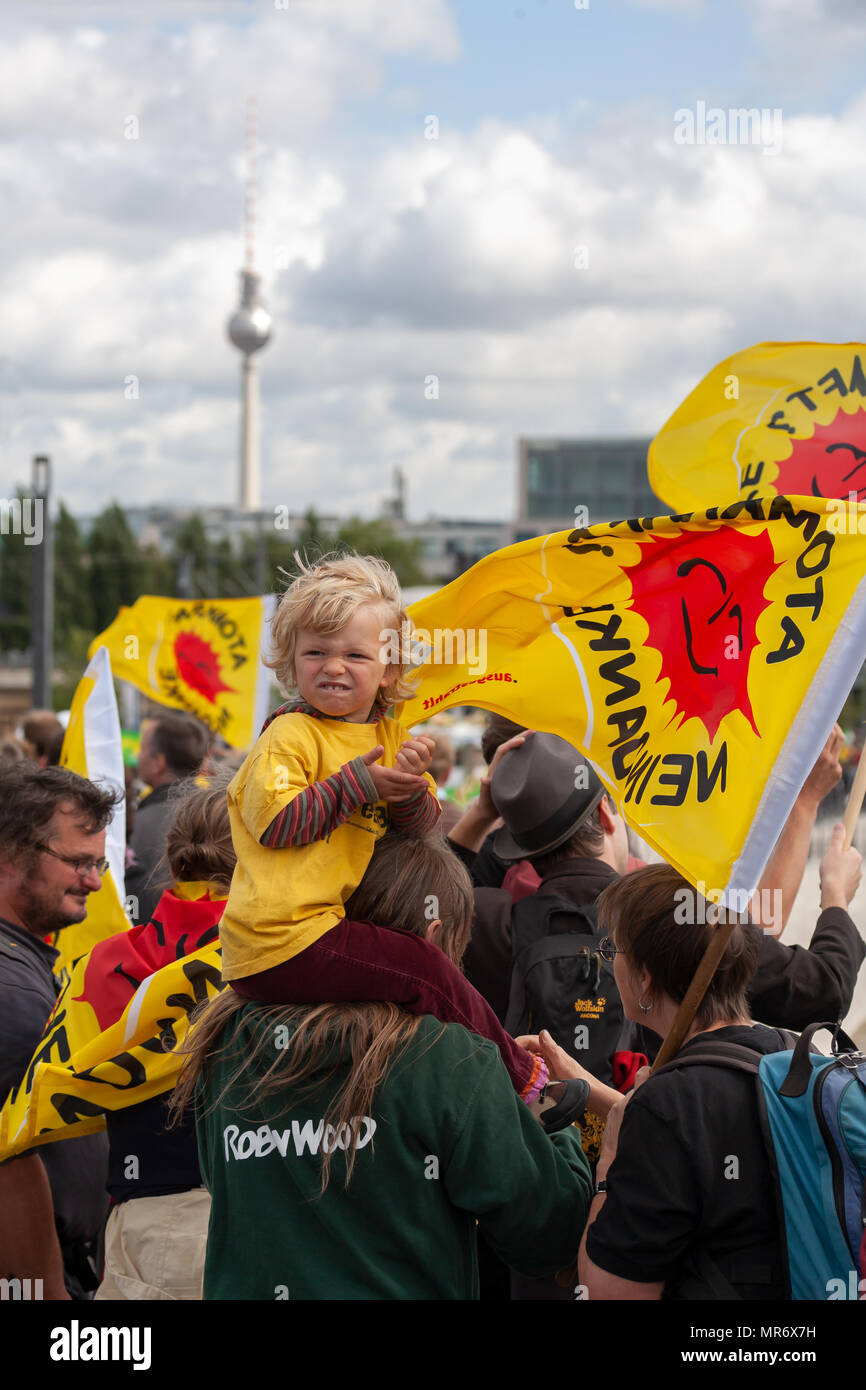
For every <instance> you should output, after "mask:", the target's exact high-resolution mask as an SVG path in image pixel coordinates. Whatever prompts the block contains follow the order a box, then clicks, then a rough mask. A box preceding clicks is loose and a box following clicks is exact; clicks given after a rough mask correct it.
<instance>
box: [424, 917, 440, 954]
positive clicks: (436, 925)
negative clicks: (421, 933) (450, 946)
mask: <svg viewBox="0 0 866 1390" xmlns="http://www.w3.org/2000/svg"><path fill="white" fill-rule="evenodd" d="M427 940H428V941H429V942H430V945H431V946H438V947H439V949H440V951H441V949H442V920H441V918H439V917H434V918H433V921H432V922H428V923H427Z"/></svg>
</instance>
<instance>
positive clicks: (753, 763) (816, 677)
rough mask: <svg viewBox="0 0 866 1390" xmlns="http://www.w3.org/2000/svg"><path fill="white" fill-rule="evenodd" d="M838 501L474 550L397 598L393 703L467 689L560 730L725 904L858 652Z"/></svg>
mask: <svg viewBox="0 0 866 1390" xmlns="http://www.w3.org/2000/svg"><path fill="white" fill-rule="evenodd" d="M841 505H842V504H837V503H833V502H829V501H824V500H821V499H816V498H808V497H793V498H784V497H776V498H772V499H768V500H766V501H762V500H760V499H759V500H757V501H751V502H741V503H734V504H733V505H731V506H729V507H726V508H724V509H720V508H710V510H709V511H707V512H696V513H694V515H690V516H684V517H679V518H673V517H661V518H656V519H653V518H650V517H646V518H644V519H643V520H635V521H623V522H614V523H610V524H608V525H599V526H594V527H590V528H585V529H580V530H576V531H572V532H568V531H562V532H559V533H558V534H556V535H553V536H545V537H540V538H538V539H535V540H528V541H523V542H521V543H520V544H519V545H513V546H509V547H508V548H507V549H505V550H500V551H498V552H496V553H495V554H494V555H489V556H487V558H486V559H484V560H481V561H480V562H479V563H478V564H477V565H475V566H474V567H473V568H472V569H471V570H469V571H468V573H466V574H464V575H462V576H461V577H460V578H459V579H456V580H454V582H453V583H451V584H449V585H448V586H447V587H446V588H444V589H442V590H440V591H439V592H438V593H436V594H433V595H432V596H431V597H430V598H428V599H425V600H422V601H421V602H420V603H417V604H414V605H413V606H412V608H411V609H410V615H411V617H412V619H413V621H414V623H415V624H416V632H415V637H416V639H417V641H419V642H421V643H424V644H426V645H427V646H428V647H429V649H430V652H429V657H430V659H429V660H428V661H427V664H426V665H424V666H423V667H421V676H422V681H421V685H420V687H419V690H418V694H417V696H416V697H415V698H413V699H412V700H411V701H409V702H407V703H406V704H405V705H404V706H403V707H402V710H401V712H400V714H399V717H400V719H401V720H402V722H403V723H404V724H407V725H412V724H414V723H418V722H419V721H420V720H423V719H424V718H426V717H428V716H429V715H430V714H432V713H433V712H434V711H435V710H439V709H447V708H448V707H449V706H453V705H480V706H483V707H484V708H487V709H492V710H496V711H497V712H498V713H500V714H504V715H506V716H507V717H509V718H511V719H513V720H515V721H516V722H517V723H520V724H524V725H526V726H527V727H529V728H532V729H540V730H546V731H548V732H551V733H556V734H560V735H561V736H562V737H563V738H566V739H568V740H569V741H570V742H571V743H573V744H575V745H577V746H578V747H579V748H580V749H582V750H583V752H584V753H585V754H586V755H587V757H588V759H589V760H590V762H591V763H592V765H593V766H594V767H595V769H596V770H597V772H598V774H599V776H600V777H601V779H602V781H603V782H604V783H605V785H606V787H607V788H608V790H609V792H610V794H611V796H612V797H613V799H614V801H615V802H616V803H617V804H618V805H619V807H620V809H621V810H622V812H623V814H624V815H625V817H626V819H627V820H628V821H629V822H630V823H631V824H632V825H633V826H634V828H635V829H636V830H637V831H638V833H639V834H640V835H642V836H643V838H644V839H645V840H647V841H648V842H649V843H650V844H651V845H653V846H654V848H655V849H657V850H658V852H659V853H660V854H661V855H662V856H663V857H664V858H665V859H666V860H667V861H668V862H669V863H671V864H673V865H674V866H675V867H676V868H678V869H679V870H680V872H682V873H683V874H684V875H685V876H686V877H687V878H688V879H689V880H690V881H691V882H692V883H693V884H695V885H696V886H699V885H700V884H701V883H703V885H704V887H703V888H701V889H700V891H702V892H704V893H706V892H707V891H708V890H712V891H713V892H715V893H719V894H720V895H724V896H723V898H720V899H719V900H720V901H724V902H725V904H726V905H727V906H729V907H732V908H734V909H735V910H742V907H743V906H744V904H745V901H746V900H747V899H746V896H745V895H749V894H751V893H752V891H753V890H754V888H755V887H756V885H757V883H758V881H759V879H760V875H761V871H762V869H763V867H764V864H765V863H766V860H767V858H768V856H769V854H770V851H771V849H772V847H773V845H774V843H775V840H776V838H777V836H778V834H779V831H780V830H781V827H782V825H783V824H784V822H785V820H786V818H787V816H788V813H789V811H790V809H791V806H792V805H793V802H794V800H795V798H796V796H797V793H798V792H799V790H800V787H801V785H802V783H803V781H804V780H805V777H806V775H807V773H808V772H809V770H810V768H811V766H812V764H813V763H814V761H815V759H816V757H817V755H818V753H819V752H820V750H821V748H822V747H823V744H824V743H825V741H826V739H827V737H828V735H829V732H830V729H831V728H832V726H833V723H834V720H835V718H836V716H837V714H838V712H839V710H840V708H841V706H842V703H843V701H844V699H845V697H846V695H847V693H848V691H849V689H850V687H851V685H852V684H853V681H854V677H855V676H856V674H857V672H858V670H859V669H860V666H861V664H862V662H863V659H864V654H866V578H864V572H866V536H863V535H860V534H859V533H858V527H857V525H855V526H854V527H853V529H851V528H850V527H848V526H846V525H843V524H840V518H839V516H838V511H839V508H840V506H841ZM855 510H856V512H857V519H858V520H859V522H860V523H861V524H862V526H863V530H864V532H866V506H864V507H861V508H857V509H855ZM842 520H843V521H844V518H843V519H842ZM575 775H576V777H579V776H580V775H581V769H580V768H579V767H578V768H577V769H576V773H575ZM584 775H585V774H584ZM576 785H577V783H576Z"/></svg>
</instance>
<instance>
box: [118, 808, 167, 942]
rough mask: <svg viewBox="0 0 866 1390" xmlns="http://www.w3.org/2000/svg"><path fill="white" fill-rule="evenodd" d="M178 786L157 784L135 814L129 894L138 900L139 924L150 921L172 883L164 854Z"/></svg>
mask: <svg viewBox="0 0 866 1390" xmlns="http://www.w3.org/2000/svg"><path fill="white" fill-rule="evenodd" d="M176 789H177V783H176V782H169V783H168V784H166V785H165V786H163V787H157V788H156V789H155V790H154V791H152V792H151V793H150V795H149V796H147V797H146V798H145V800H144V801H142V803H141V805H140V806H139V808H138V810H137V811H136V813H135V823H134V825H133V827H132V834H131V835H130V837H129V849H128V851H127V860H128V863H127V868H126V896H127V898H130V897H133V898H135V899H137V910H136V906H135V904H134V905H133V911H132V914H131V915H132V917H133V919H134V921H135V922H136V923H138V924H139V925H140V924H141V923H143V922H149V921H151V919H152V918H153V914H154V912H155V910H156V905H157V903H158V902H159V900H160V898H161V897H162V894H163V890H164V889H165V888H167V887H168V886H169V884H170V882H171V873H170V871H169V868H168V865H167V863H165V861H164V860H163V855H164V854H165V837H166V835H167V834H168V831H169V828H170V827H171V823H172V820H173V819H174V811H175V805H174V797H173V792H175V791H176ZM161 860H162V861H163V862H162V863H160V861H161Z"/></svg>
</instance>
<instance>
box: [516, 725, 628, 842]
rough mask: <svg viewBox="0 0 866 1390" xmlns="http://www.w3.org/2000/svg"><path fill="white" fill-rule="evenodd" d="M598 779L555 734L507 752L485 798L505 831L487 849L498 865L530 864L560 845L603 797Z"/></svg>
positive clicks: (534, 737) (536, 736) (539, 736)
mask: <svg viewBox="0 0 866 1390" xmlns="http://www.w3.org/2000/svg"><path fill="white" fill-rule="evenodd" d="M604 793H605V789H604V785H603V784H602V781H601V779H600V777H599V776H598V773H597V772H596V771H595V770H594V769H593V768H592V767H590V765H589V763H588V762H587V760H586V758H585V757H584V756H583V754H582V753H581V752H579V751H578V749H577V748H575V747H574V745H573V744H571V743H568V742H567V741H566V740H565V739H564V738H559V736H558V735H557V734H533V735H532V736H531V738H527V740H526V742H525V743H523V744H522V745H521V746H520V747H519V748H510V749H509V750H508V752H507V753H506V754H505V756H504V757H503V759H502V761H501V762H500V763H499V766H498V767H497V768H496V771H495V772H494V774H493V778H492V780H491V783H490V795H491V797H492V799H493V804H494V806H495V807H496V809H497V811H498V812H499V814H500V816H501V817H502V819H503V820H504V821H505V825H504V826H503V827H502V829H501V830H500V831H498V832H497V834H496V838H495V839H494V841H493V848H494V849H495V851H496V853H497V854H498V855H499V857H500V859H531V858H533V856H534V855H536V854H546V853H547V852H548V851H549V850H552V849H556V848H557V847H558V846H559V845H561V844H563V842H564V841H565V840H567V839H568V838H569V836H571V835H573V834H574V832H575V830H577V828H578V826H579V825H581V824H582V822H583V821H585V820H586V818H587V816H588V815H589V814H590V812H592V811H594V810H595V808H596V806H597V805H598V803H599V802H600V801H601V798H602V797H603V796H604Z"/></svg>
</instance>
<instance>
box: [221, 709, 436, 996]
mask: <svg viewBox="0 0 866 1390" xmlns="http://www.w3.org/2000/svg"><path fill="white" fill-rule="evenodd" d="M409 737H410V735H409V733H408V731H407V730H406V729H404V728H403V726H402V725H401V724H398V723H397V721H396V720H395V719H388V718H383V719H381V720H380V721H379V722H378V724H351V723H348V722H346V721H344V720H338V719H326V718H322V719H317V718H316V717H315V716H314V715H309V714H301V713H287V714H282V715H279V716H278V718H276V719H275V720H274V721H273V723H271V724H269V725H268V727H267V728H266V729H265V731H264V733H262V734H261V735H260V737H259V739H258V741H257V742H256V743H255V744H254V746H253V748H252V750H251V751H250V753H249V756H248V757H247V759H246V762H244V764H243V766H242V767H241V768H240V769H239V770H238V772H237V773H236V774H235V776H234V778H233V780H232V781H231V783H230V784H229V789H228V805H229V819H230V821H231V828H232V841H233V842H234V847H235V852H236V854H237V857H238V859H237V865H236V867H235V871H234V876H233V878H232V882H231V889H230V891H229V897H228V902H227V903H226V910H225V913H224V915H223V919H222V922H221V924H220V942H221V945H222V952H223V955H222V973H223V978H224V979H225V980H240V979H243V978H244V977H245V976H247V975H258V974H259V973H260V972H261V971H263V970H269V969H270V968H271V967H272V966H274V965H281V964H282V962H283V961H286V960H290V959H291V957H292V956H296V955H298V954H299V953H300V952H301V951H303V950H305V949H306V947H307V946H311V945H312V944H313V942H314V941H318V939H319V937H320V936H324V934H325V932H326V931H329V930H330V929H331V927H334V926H336V924H337V923H338V922H339V921H340V920H341V919H342V918H343V917H344V916H345V911H344V908H343V904H344V902H345V901H346V899H347V898H348V897H349V896H350V895H351V894H352V893H353V892H354V890H355V888H357V886H358V884H359V883H360V881H361V879H362V878H363V876H364V873H365V871H366V868H367V865H368V864H369V862H370V856H371V855H372V853H373V846H374V844H375V843H376V840H377V839H378V838H379V836H380V835H383V834H384V833H385V831H386V830H387V828H388V824H389V817H388V806H387V803H386V802H384V801H376V802H372V803H371V802H366V803H365V804H364V805H363V806H360V807H358V809H357V810H356V811H353V812H352V814H351V815H350V816H349V818H348V819H347V820H345V821H343V823H342V824H341V825H338V826H337V828H336V829H335V830H334V831H333V832H332V834H331V835H330V836H329V837H328V838H327V839H324V840H314V841H312V843H311V844H309V845H289V846H286V848H284V849H267V848H266V847H265V846H264V845H262V844H261V843H260V840H261V837H262V835H263V834H264V833H265V831H266V830H267V828H268V826H269V825H270V824H271V822H272V821H273V819H274V817H275V816H277V815H279V813H280V811H281V810H283V808H284V807H286V806H288V805H289V803H290V802H291V801H293V800H294V798H295V797H296V796H297V795H298V793H299V792H301V791H303V790H304V788H305V787H309V786H310V785H311V784H312V783H313V782H321V781H323V780H324V779H325V778H326V777H331V776H332V775H333V774H334V773H335V772H339V770H340V768H341V767H342V766H343V765H344V763H348V762H351V760H352V759H353V758H357V757H358V756H359V755H360V754H362V753H368V752H369V751H370V749H371V748H375V746H376V744H377V743H381V744H382V745H383V747H384V749H385V752H384V754H383V755H382V757H381V758H380V762H381V763H382V765H383V766H385V767H393V765H394V758H395V755H396V753H397V750H398V749H399V747H400V744H401V743H402V742H403V741H404V740H405V739H407V738H409ZM427 780H428V781H429V782H430V784H431V786H434V784H433V781H432V778H430V777H429V775H428V776H427ZM434 790H435V787H434Z"/></svg>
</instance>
